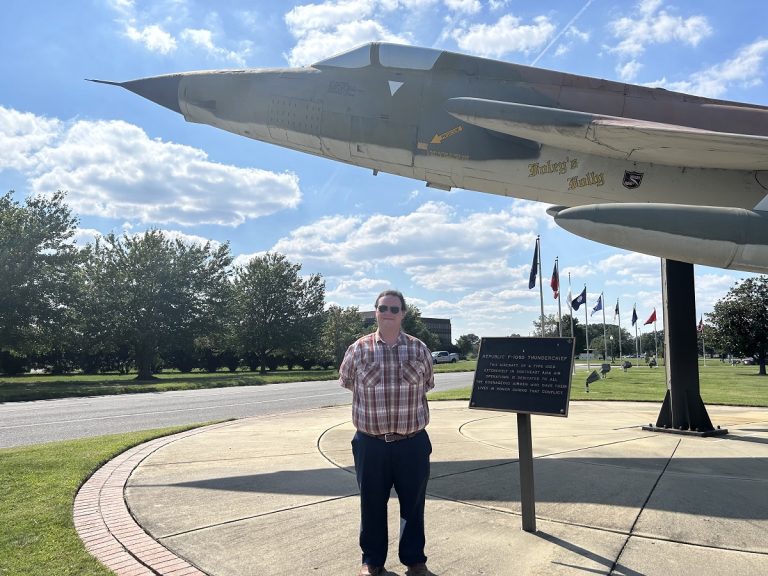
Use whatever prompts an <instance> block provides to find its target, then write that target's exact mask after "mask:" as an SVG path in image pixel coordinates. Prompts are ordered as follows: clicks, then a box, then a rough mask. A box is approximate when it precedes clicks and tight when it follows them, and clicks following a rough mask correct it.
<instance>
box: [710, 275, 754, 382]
mask: <svg viewBox="0 0 768 576" xmlns="http://www.w3.org/2000/svg"><path fill="white" fill-rule="evenodd" d="M707 320H708V323H709V324H710V325H711V326H712V330H711V333H712V336H713V338H714V340H715V342H716V343H717V345H718V346H719V347H721V348H722V349H723V350H724V351H726V352H730V353H732V354H737V355H741V356H752V357H753V358H754V359H755V362H756V363H757V364H759V366H760V370H759V374H760V375H762V376H765V375H766V371H765V361H766V355H768V276H758V277H756V278H747V279H746V280H742V281H741V282H737V283H736V284H735V285H734V286H733V287H732V288H731V289H730V290H729V291H728V294H726V295H725V297H724V298H723V299H722V300H720V301H719V302H717V303H716V304H715V308H714V310H713V311H712V312H711V313H710V314H707Z"/></svg>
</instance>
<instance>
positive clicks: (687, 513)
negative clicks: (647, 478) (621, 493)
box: [635, 473, 768, 574]
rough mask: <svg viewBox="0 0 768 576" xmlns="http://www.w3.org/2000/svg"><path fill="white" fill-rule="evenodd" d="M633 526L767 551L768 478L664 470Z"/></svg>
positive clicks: (650, 533)
mask: <svg viewBox="0 0 768 576" xmlns="http://www.w3.org/2000/svg"><path fill="white" fill-rule="evenodd" d="M635 532H636V533H637V534H640V535H644V536H649V537H653V538H665V539H670V540H674V541H677V542H685V543H688V544H698V545H702V546H714V547H717V548H731V549H735V550H747V551H752V552H762V553H763V554H768V478H764V479H762V480H742V479H737V478H728V477H722V476H707V475H691V474H674V473H667V474H665V475H664V477H663V478H662V479H661V480H660V481H659V485H658V486H657V487H656V490H654V492H653V495H652V496H651V499H650V500H649V501H648V505H647V506H646V508H645V509H644V510H643V512H642V514H641V515H640V519H639V520H638V522H637V525H636V526H635ZM766 573H767V574H768V572H766Z"/></svg>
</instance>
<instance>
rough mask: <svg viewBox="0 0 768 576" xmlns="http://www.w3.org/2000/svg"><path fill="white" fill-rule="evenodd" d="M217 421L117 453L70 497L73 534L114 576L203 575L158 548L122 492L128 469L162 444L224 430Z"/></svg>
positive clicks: (161, 548)
mask: <svg viewBox="0 0 768 576" xmlns="http://www.w3.org/2000/svg"><path fill="white" fill-rule="evenodd" d="M229 424H231V422H223V423H221V424H214V425H212V426H206V427H205V428H195V429H193V430H187V431H186V432H180V433H178V434H174V435H172V436H164V437H162V438H156V439H154V440H150V441H149V442H145V443H144V444H140V445H138V446H134V447H133V448H131V449H129V450H126V451H125V452H123V453H122V454H119V455H118V456H116V457H115V458H113V459H112V460H110V461H109V462H107V463H106V464H104V466H102V467H101V468H99V469H98V470H97V471H96V472H94V474H93V475H92V476H91V477H90V478H88V480H87V481H86V482H85V484H83V485H82V486H81V488H80V490H79V491H78V492H77V495H76V496H75V504H74V508H73V517H74V521H75V529H76V530H77V533H78V535H79V536H80V539H81V540H82V541H83V544H85V548H86V549H87V550H88V552H90V553H91V554H92V555H93V556H95V557H96V559H97V560H99V561H100V562H101V563H102V564H104V565H105V566H106V567H107V568H109V569H110V570H112V571H113V572H115V574H117V575H118V576H154V575H158V574H159V575H162V576H205V572H201V571H200V570H198V569H197V568H196V567H194V566H193V565H192V564H190V563H189V562H187V561H186V560H184V559H182V558H179V557H178V556H176V554H174V553H173V552H171V551H170V550H168V549H167V548H166V547H165V546H163V545H162V544H160V543H159V542H158V541H156V540H155V539H154V538H152V537H151V536H150V535H149V534H147V533H146V532H145V531H144V530H143V529H142V527H141V526H139V525H138V524H137V523H136V521H135V520H134V519H133V516H131V513H130V511H129V510H128V507H127V506H126V503H125V498H124V496H123V492H124V489H125V484H126V482H127V481H128V478H129V477H130V475H131V473H132V472H133V470H134V469H135V468H136V467H137V466H138V465H139V464H140V463H141V462H142V460H144V459H145V458H146V457H147V456H149V455H150V454H152V453H153V452H155V451H156V450H158V449H160V448H162V447H163V446H165V445H166V444H170V443H171V442H175V441H176V440H180V439H182V438H186V437H188V436H193V435H195V434H198V433H200V432H201V431H203V430H206V431H207V430H211V429H215V428H219V427H223V426H227V425H229Z"/></svg>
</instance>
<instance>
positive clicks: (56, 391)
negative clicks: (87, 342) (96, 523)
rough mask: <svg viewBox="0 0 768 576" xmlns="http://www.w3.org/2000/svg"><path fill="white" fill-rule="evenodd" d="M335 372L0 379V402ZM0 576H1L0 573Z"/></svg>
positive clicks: (469, 364)
mask: <svg viewBox="0 0 768 576" xmlns="http://www.w3.org/2000/svg"><path fill="white" fill-rule="evenodd" d="M475 365H476V362H474V361H467V360H463V361H461V362H456V363H454V364H440V365H438V366H435V371H436V372H467V371H473V370H474V369H475ZM338 377H339V373H338V371H336V370H286V369H280V370H276V371H275V372H267V373H266V374H260V373H258V372H213V373H208V372H191V373H188V374H181V373H180V372H164V373H161V374H158V375H157V380H151V381H143V382H138V381H137V380H136V374H135V373H134V374H122V375H121V374H96V375H87V376H86V375H83V374H72V375H65V376H51V375H47V374H42V375H36V374H35V375H32V374H26V375H23V376H6V377H0V402H20V401H25V400H48V399H51V398H71V397H76V396H104V395H110V394H133V393H141V392H167V391H169V390H198V389H201V388H226V387H229V386H262V385H264V384H276V383H278V382H306V381H315V380H334V379H336V378H338ZM0 574H2V573H0Z"/></svg>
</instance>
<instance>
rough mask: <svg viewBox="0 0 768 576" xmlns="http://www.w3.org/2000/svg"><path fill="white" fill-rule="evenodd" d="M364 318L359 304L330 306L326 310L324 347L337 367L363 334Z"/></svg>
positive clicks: (323, 334) (323, 336)
mask: <svg viewBox="0 0 768 576" xmlns="http://www.w3.org/2000/svg"><path fill="white" fill-rule="evenodd" d="M363 332H364V330H363V319H362V318H361V317H360V311H359V309H358V308H357V306H351V307H349V308H341V307H340V306H335V305H333V306H329V307H328V310H326V311H325V323H324V325H323V333H322V347H323V350H324V351H325V354H327V355H329V356H330V357H331V358H333V362H334V365H335V366H336V367H338V366H340V365H341V361H342V360H343V359H344V353H345V352H346V351H347V348H348V347H349V345H350V344H352V343H353V342H354V341H355V340H357V339H358V338H359V337H360V336H361V335H362V334H363Z"/></svg>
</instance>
